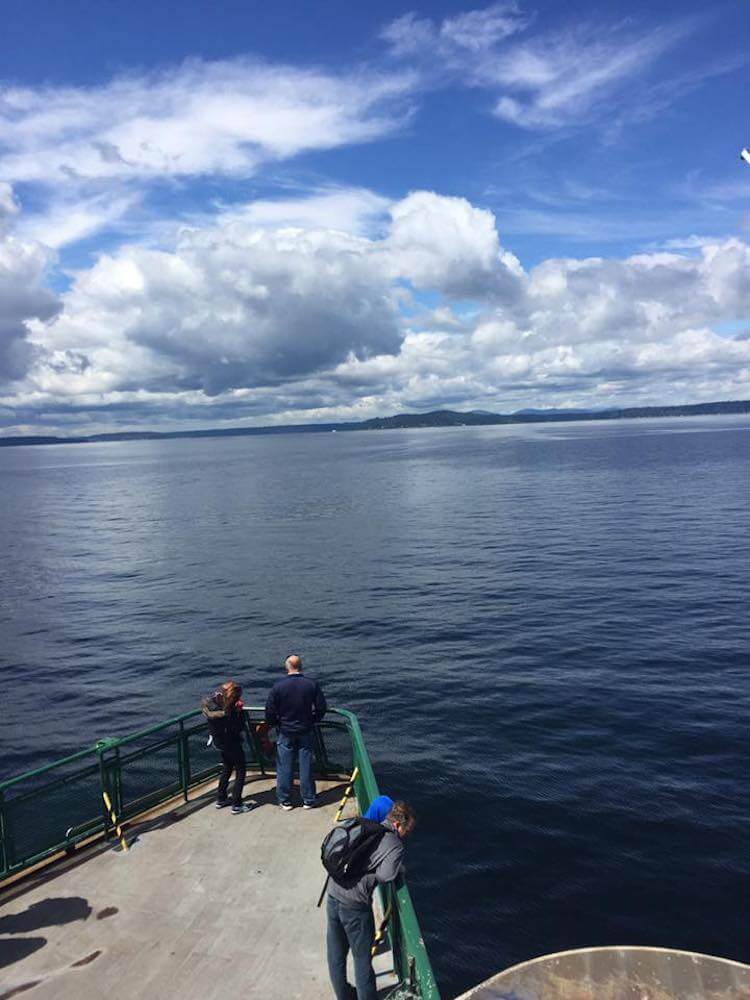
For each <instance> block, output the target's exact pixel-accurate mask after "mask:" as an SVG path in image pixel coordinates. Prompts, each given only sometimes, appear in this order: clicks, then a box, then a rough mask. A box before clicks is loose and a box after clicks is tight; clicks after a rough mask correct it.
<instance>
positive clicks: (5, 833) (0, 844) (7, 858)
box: [0, 791, 13, 875]
mask: <svg viewBox="0 0 750 1000" xmlns="http://www.w3.org/2000/svg"><path fill="white" fill-rule="evenodd" d="M12 864H13V854H12V850H11V844H10V830H9V829H8V823H7V822H6V819H5V796H4V795H3V793H2V791H0V865H2V867H0V874H2V875H7V874H8V872H9V871H10V866H11V865H12Z"/></svg>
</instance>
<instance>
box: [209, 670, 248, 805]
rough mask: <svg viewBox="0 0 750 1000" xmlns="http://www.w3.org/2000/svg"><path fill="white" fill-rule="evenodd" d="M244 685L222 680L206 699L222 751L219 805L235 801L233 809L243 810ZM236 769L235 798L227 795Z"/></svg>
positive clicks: (216, 742)
mask: <svg viewBox="0 0 750 1000" xmlns="http://www.w3.org/2000/svg"><path fill="white" fill-rule="evenodd" d="M241 696H242V688H241V687H240V686H239V684H235V682H234V681H227V682H226V683H225V684H222V685H221V687H220V688H219V690H218V691H215V692H214V694H212V695H210V696H208V697H206V698H204V699H203V704H202V711H203V714H204V715H205V717H206V719H207V720H208V730H209V732H210V733H211V742H213V745H214V746H215V747H216V749H217V750H218V751H219V753H220V754H221V762H222V767H221V775H220V776H219V787H218V790H217V797H216V808H217V809H223V808H224V807H225V806H228V805H229V804H230V802H231V806H232V812H233V813H235V814H237V813H242V812H244V811H245V809H246V807H245V806H243V805H242V788H243V785H244V784H245V774H246V772H247V761H246V760H245V751H244V749H243V747H242V731H243V729H244V719H243V715H242V701H241ZM232 771H234V785H233V786H232V798H231V800H230V799H229V797H228V796H227V789H228V787H229V778H230V776H231V774H232Z"/></svg>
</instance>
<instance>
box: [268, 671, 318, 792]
mask: <svg viewBox="0 0 750 1000" xmlns="http://www.w3.org/2000/svg"><path fill="white" fill-rule="evenodd" d="M284 670H285V671H286V676H285V677H282V678H281V680H278V681H276V683H275V684H274V686H273V687H272V688H271V693H270V694H269V695H268V701H267V702H266V721H267V722H268V723H269V724H270V725H272V726H278V727H279V739H278V742H277V744H276V798H277V799H278V800H279V805H280V806H281V808H282V809H293V808H294V807H293V805H292V781H293V779H294V763H295V757H299V786H300V792H301V793H302V804H303V806H304V808H305V809H312V808H313V807H314V805H315V780H314V779H313V726H314V725H315V723H316V722H320V721H321V720H322V719H323V716H324V715H325V714H326V710H327V708H328V705H327V704H326V699H325V695H324V694H323V691H322V689H321V687H320V685H319V684H318V683H317V682H316V681H314V680H312V679H311V678H310V677H305V675H304V674H303V673H302V657H301V656H298V655H297V654H296V653H292V654H290V655H289V656H287V658H286V659H285V660H284Z"/></svg>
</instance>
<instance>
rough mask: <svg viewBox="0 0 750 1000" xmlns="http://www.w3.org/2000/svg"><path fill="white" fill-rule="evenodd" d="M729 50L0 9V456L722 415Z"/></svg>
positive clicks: (740, 269)
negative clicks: (383, 426) (283, 429)
mask: <svg viewBox="0 0 750 1000" xmlns="http://www.w3.org/2000/svg"><path fill="white" fill-rule="evenodd" d="M748 38H750V5H748V4H747V3H746V2H745V0H730V2H727V3H721V2H720V3H718V4H717V5H714V6H711V7H707V5H705V4H704V3H701V4H698V3H695V2H692V0H682V2H679V3H677V2H675V3H672V2H669V0H664V2H660V3H658V4H653V3H649V4H646V3H635V4H634V3H632V2H628V3H627V4H626V3H624V2H619V0H604V2H600V3H596V4H593V3H590V2H581V0H572V2H571V3H568V4H560V3H559V2H557V0H554V2H552V0H541V2H537V3H528V4H527V3H525V2H524V3H522V2H521V0H519V2H515V0H501V2H498V3H492V4H489V5H484V6H481V5H479V6H477V5H475V4H473V3H459V2H452V3H449V2H446V3H442V2H441V3H435V2H432V3H423V4H422V5H421V6H413V5H411V4H409V3H399V2H393V0H382V2H380V3H379V4H353V5H352V4H350V3H343V2H340V0H330V2H322V3H319V4H311V3H303V2H299V0H297V2H292V0H276V2H275V3H274V4H273V5H269V4H265V3H263V4H262V3H259V2H255V0H241V2H240V0H222V2H221V3H216V2H208V0H182V2H181V3H180V5H179V7H175V5H174V4H166V3H159V2H157V3H154V2H153V0H149V2H145V0H131V2H129V3H128V4H122V3H120V2H114V0H66V3H64V4H61V3H58V2H57V0H4V2H3V10H2V33H0V56H1V58H0V435H6V436H8V435H29V434H41V433H53V434H63V435H74V434H82V433H98V432H103V431H109V430H147V429H156V430H176V429H194V428H198V427H235V426H256V425H275V424H288V423H314V422H325V421H334V420H335V421H342V420H362V419H367V418H369V417H373V416H385V415H389V414H393V413H399V412H424V411H427V410H432V409H438V408H451V409H457V410H485V411H487V410H489V411H494V412H511V411H514V410H519V409H526V408H538V409H541V408H557V409H559V408H567V407H575V408H586V409H592V408H597V409H598V408H606V407H609V406H617V407H620V406H631V405H648V404H654V405H663V404H670V403H696V402H702V401H711V400H721V399H750V166H749V165H748V164H746V163H744V162H742V161H741V159H740V157H739V153H740V150H741V149H742V147H743V146H750V93H749V90H750V49H749V48H748V46H747V39H748Z"/></svg>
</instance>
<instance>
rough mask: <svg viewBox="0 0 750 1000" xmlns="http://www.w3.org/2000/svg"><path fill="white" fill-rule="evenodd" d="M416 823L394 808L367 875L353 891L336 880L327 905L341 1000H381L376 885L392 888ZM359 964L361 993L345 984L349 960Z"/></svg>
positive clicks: (407, 811) (333, 973) (404, 807)
mask: <svg viewBox="0 0 750 1000" xmlns="http://www.w3.org/2000/svg"><path fill="white" fill-rule="evenodd" d="M416 821H417V818H416V815H415V813H414V810H413V809H412V807H411V806H410V805H409V804H408V803H406V802H394V803H393V805H392V807H391V809H390V812H389V813H388V815H387V816H386V818H385V819H384V820H383V822H382V825H383V826H384V827H385V834H384V835H383V836H382V837H381V838H380V839H379V840H378V841H377V843H376V844H375V846H374V847H373V849H372V853H371V854H370V856H369V858H368V859H367V861H366V863H365V864H364V868H365V873H364V874H363V875H361V876H360V878H359V879H358V880H357V881H356V882H355V883H354V884H353V885H352V884H351V883H347V884H345V885H342V884H341V883H340V882H337V881H336V879H335V878H333V877H332V878H331V880H330V882H329V884H328V901H327V904H326V917H327V932H326V949H327V952H328V974H329V975H330V977H331V985H332V986H333V992H334V993H335V994H336V1000H353V998H354V997H355V996H356V998H357V1000H377V989H376V986H375V973H374V972H373V969H372V959H371V951H370V949H371V948H372V943H373V940H374V937H375V920H374V918H373V915H372V895H373V893H374V891H375V887H376V886H377V885H384V884H385V883H387V882H393V880H394V879H395V878H396V876H397V875H398V874H399V872H400V871H401V868H402V861H403V857H404V848H405V845H404V840H405V839H406V838H407V837H408V836H409V834H410V833H411V832H412V830H413V829H414V826H415V824H416ZM350 950H351V953H352V959H353V960H354V979H355V982H356V984H357V989H356V992H355V991H353V990H352V987H351V986H350V985H349V983H348V981H347V978H346V956H347V954H348V953H349V951H350Z"/></svg>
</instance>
